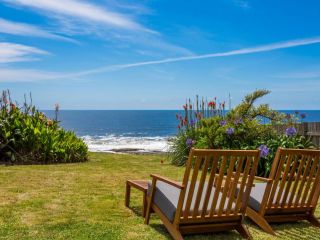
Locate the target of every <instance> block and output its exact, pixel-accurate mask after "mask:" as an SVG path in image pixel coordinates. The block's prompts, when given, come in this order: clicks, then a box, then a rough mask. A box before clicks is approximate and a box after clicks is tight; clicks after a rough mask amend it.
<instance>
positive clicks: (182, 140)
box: [170, 90, 312, 176]
mask: <svg viewBox="0 0 320 240" xmlns="http://www.w3.org/2000/svg"><path fill="white" fill-rule="evenodd" d="M268 93H269V91H265V90H257V91H255V92H253V93H252V94H249V95H247V96H246V97H245V98H244V100H243V101H242V103H241V104H239V105H238V106H236V107H235V108H234V109H232V110H230V111H229V112H227V113H226V111H224V105H225V104H224V102H223V103H220V104H216V98H215V101H209V102H208V103H207V107H206V109H205V110H204V111H203V109H202V108H201V109H199V110H198V111H196V114H195V116H198V115H199V114H201V118H196V123H195V124H193V121H194V118H192V117H193V116H192V114H190V112H189V110H188V109H189V108H188V104H186V105H184V106H185V108H184V109H185V113H186V114H185V116H184V117H183V116H177V119H180V124H181V125H180V126H181V127H180V129H179V133H178V135H177V137H176V138H174V139H173V142H172V145H171V155H170V156H171V160H172V163H173V164H176V165H184V164H185V161H186V159H187V157H188V154H189V151H190V148H191V147H195V148H205V149H259V150H260V157H261V159H260V161H259V166H258V173H257V174H258V175H260V176H267V175H268V174H269V172H270V169H271V165H272V161H273V159H274V156H275V152H276V150H277V148H278V147H280V146H281V147H292V148H310V147H312V143H311V142H310V141H309V140H308V139H306V138H304V137H301V136H299V135H298V134H297V130H296V129H295V128H294V127H293V125H292V124H293V123H294V122H292V121H290V122H289V121H288V120H287V116H286V115H283V114H282V113H279V112H277V111H274V110H271V109H269V107H268V105H266V104H262V105H259V106H257V107H256V106H254V102H255V101H256V100H257V99H259V98H261V97H262V96H264V95H266V94H268ZM217 105H218V106H221V108H218V109H217V108H216V107H217ZM196 110H197V108H196ZM262 118H264V119H268V121H267V122H266V123H263V122H262V121H261V119H262ZM290 119H291V120H292V118H291V117H290ZM279 123H286V124H291V125H289V126H288V127H287V128H286V129H285V131H283V132H281V133H278V132H277V131H276V130H275V129H274V125H275V124H279Z"/></svg>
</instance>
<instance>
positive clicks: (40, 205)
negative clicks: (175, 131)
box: [0, 153, 320, 240]
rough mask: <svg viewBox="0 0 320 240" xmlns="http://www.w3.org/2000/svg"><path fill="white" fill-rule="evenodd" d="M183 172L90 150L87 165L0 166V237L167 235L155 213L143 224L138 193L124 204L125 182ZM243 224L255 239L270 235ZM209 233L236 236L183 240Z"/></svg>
mask: <svg viewBox="0 0 320 240" xmlns="http://www.w3.org/2000/svg"><path fill="white" fill-rule="evenodd" d="M161 160H164V161H163V162H161ZM183 170H184V169H183V168H178V167H174V166H172V165H170V163H169V161H168V160H167V158H166V156H161V155H114V154H103V153H90V156H89V161H88V162H86V163H77V164H60V165H43V166H40V165H36V166H0V239H139V240H142V239H153V240H156V239H170V236H169V235H168V233H167V232H166V229H165V228H164V226H163V225H162V224H161V222H160V220H159V218H158V217H157V216H155V215H152V218H151V222H150V225H149V226H147V225H145V224H144V219H143V218H142V217H141V203H142V198H141V197H142V196H141V194H140V193H139V192H137V191H135V190H132V194H131V199H132V206H133V210H130V209H127V208H126V207H125V206H124V191H125V181H126V180H127V179H148V178H149V174H150V173H158V174H161V175H165V176H168V177H171V178H173V179H177V180H178V179H180V180H181V179H182V174H183ZM316 216H318V217H319V216H320V206H319V207H318V209H317V212H316ZM246 223H247V226H248V228H249V231H250V233H251V234H252V235H253V238H254V239H274V237H272V236H270V235H268V234H265V233H263V232H262V231H261V230H260V229H258V228H257V227H256V226H255V225H254V224H253V223H251V222H250V221H247V222H246ZM272 227H273V228H274V229H275V231H276V233H277V234H278V239H310V240H312V239H320V229H317V228H314V227H312V226H311V225H310V224H309V223H307V222H300V223H290V224H277V225H272ZM213 237H214V239H240V236H239V235H238V234H237V233H236V232H233V231H231V232H224V233H218V234H215V235H196V236H188V237H186V239H212V238H213Z"/></svg>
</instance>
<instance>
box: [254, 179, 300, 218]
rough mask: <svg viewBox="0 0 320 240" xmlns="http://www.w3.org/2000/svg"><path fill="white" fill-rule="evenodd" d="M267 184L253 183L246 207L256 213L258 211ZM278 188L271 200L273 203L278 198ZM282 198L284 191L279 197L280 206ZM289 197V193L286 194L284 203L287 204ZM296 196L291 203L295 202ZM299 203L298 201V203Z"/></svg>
mask: <svg viewBox="0 0 320 240" xmlns="http://www.w3.org/2000/svg"><path fill="white" fill-rule="evenodd" d="M266 187H267V183H255V186H254V187H252V189H251V193H250V197H249V201H248V206H249V207H250V208H252V209H254V210H256V211H257V212H259V211H260V205H261V202H262V198H263V195H264V192H265V190H266ZM278 192H279V188H277V190H276V191H275V194H274V198H273V203H275V202H276V198H277V196H278ZM283 196H284V191H282V192H281V197H280V204H281V203H282V202H283V200H282V199H283ZM290 197H291V192H289V193H288V196H287V199H286V203H288V202H289V198H290ZM295 199H296V195H295V196H294V197H293V201H295ZM299 202H300V201H299Z"/></svg>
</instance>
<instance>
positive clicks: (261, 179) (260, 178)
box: [254, 176, 272, 183]
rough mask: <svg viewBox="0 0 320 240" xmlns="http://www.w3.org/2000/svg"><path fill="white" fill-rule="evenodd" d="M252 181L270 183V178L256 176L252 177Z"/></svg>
mask: <svg viewBox="0 0 320 240" xmlns="http://www.w3.org/2000/svg"><path fill="white" fill-rule="evenodd" d="M254 180H259V181H262V182H266V183H269V182H272V179H271V178H264V177H258V176H254Z"/></svg>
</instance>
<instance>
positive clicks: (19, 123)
mask: <svg viewBox="0 0 320 240" xmlns="http://www.w3.org/2000/svg"><path fill="white" fill-rule="evenodd" d="M57 116H58V108H57V107H56V119H55V120H53V119H49V118H48V117H46V116H45V115H44V114H43V113H42V112H40V111H38V110H37V109H36V108H35V106H33V105H32V104H29V103H27V102H25V103H24V104H23V107H19V106H18V104H14V103H13V101H12V100H11V97H10V92H9V91H4V92H3V93H2V96H1V97H0V126H1V127H0V162H2V163H5V164H30V163H36V164H46V163H61V162H82V161H86V160H87V153H88V148H87V145H86V144H85V143H84V142H83V140H81V139H79V138H78V137H77V136H76V135H75V134H74V133H73V132H69V131H65V130H63V129H62V128H60V126H59V122H58V121H57Z"/></svg>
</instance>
